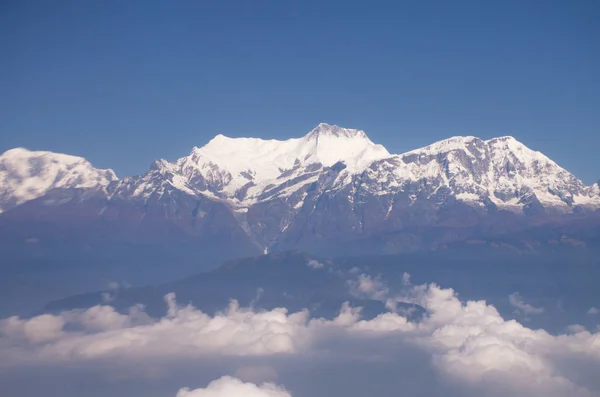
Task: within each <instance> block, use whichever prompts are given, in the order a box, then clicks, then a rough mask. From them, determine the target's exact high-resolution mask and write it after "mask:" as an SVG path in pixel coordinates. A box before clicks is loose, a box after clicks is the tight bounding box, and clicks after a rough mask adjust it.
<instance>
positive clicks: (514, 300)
mask: <svg viewBox="0 0 600 397" xmlns="http://www.w3.org/2000/svg"><path fill="white" fill-rule="evenodd" d="M508 300H509V302H510V304H511V305H512V306H513V307H515V308H516V310H515V311H516V312H518V313H523V314H525V315H526V316H527V315H530V314H542V313H543V312H544V309H543V308H541V307H534V306H531V305H530V304H528V303H525V302H524V301H523V298H521V295H520V294H519V293H518V292H513V293H512V294H510V295H509V296H508Z"/></svg>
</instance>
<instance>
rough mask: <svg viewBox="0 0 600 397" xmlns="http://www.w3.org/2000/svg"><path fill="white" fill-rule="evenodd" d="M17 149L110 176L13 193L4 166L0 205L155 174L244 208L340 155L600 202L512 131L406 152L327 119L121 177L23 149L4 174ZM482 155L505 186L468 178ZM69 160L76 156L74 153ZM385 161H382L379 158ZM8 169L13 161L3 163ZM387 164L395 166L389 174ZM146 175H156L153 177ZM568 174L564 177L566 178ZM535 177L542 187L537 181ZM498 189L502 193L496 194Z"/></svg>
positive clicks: (289, 188) (359, 164) (446, 180)
mask: <svg viewBox="0 0 600 397" xmlns="http://www.w3.org/2000/svg"><path fill="white" fill-rule="evenodd" d="M15 150H16V151H24V152H23V153H27V154H29V156H30V159H31V158H40V157H41V158H44V157H54V158H62V159H63V161H64V159H66V158H71V159H77V161H78V162H80V163H82V164H83V163H85V165H86V167H88V170H87V171H88V173H89V174H90V175H95V174H104V175H106V177H105V178H104V179H98V177H91V178H89V179H90V181H88V182H84V183H77V181H74V182H73V183H72V184H64V183H63V184H61V183H58V184H57V183H55V184H52V186H47V187H45V188H40V189H39V193H38V194H35V195H30V196H27V195H26V194H21V195H20V196H19V197H18V198H16V199H15V198H12V197H8V196H10V194H11V192H10V191H9V190H8V189H7V188H6V185H7V182H6V180H7V179H8V177H7V176H6V171H4V181H3V180H2V179H0V197H2V199H0V210H6V209H9V208H10V207H11V206H15V205H18V204H21V203H23V202H24V201H27V200H28V199H31V198H37V197H39V196H41V195H43V194H44V193H45V192H46V191H48V190H49V189H50V188H78V187H84V188H91V187H101V188H104V187H107V186H109V185H113V188H112V191H113V192H118V191H119V190H120V191H121V192H123V191H124V190H126V188H125V187H126V186H130V185H132V184H134V185H136V188H135V189H133V190H130V192H129V193H130V195H131V196H132V197H136V196H141V198H146V199H147V198H148V197H149V194H151V193H152V192H154V191H156V190H157V189H160V185H161V183H158V182H156V179H157V176H158V175H160V176H161V177H162V178H163V179H164V180H166V181H167V183H168V184H170V185H171V186H172V187H174V188H176V189H178V190H181V191H183V192H184V193H186V194H191V195H198V194H202V195H205V196H207V197H209V198H212V199H221V200H225V201H226V202H228V203H229V204H230V205H232V206H234V207H237V208H244V207H248V206H249V205H252V204H256V203H258V202H261V201H265V200H269V199H272V198H276V197H281V196H285V195H290V193H293V192H294V191H297V190H300V189H302V187H303V186H305V185H307V184H310V183H315V182H316V181H317V178H318V175H320V174H321V173H322V172H323V170H324V169H325V168H327V167H332V166H334V165H335V164H337V163H339V162H342V163H344V165H345V171H344V172H343V173H342V175H340V176H339V181H338V182H339V185H340V186H345V185H348V184H350V183H351V182H352V177H353V176H355V175H359V174H361V173H365V172H366V173H367V174H368V173H372V169H373V168H374V167H375V168H377V167H384V168H387V169H388V172H384V171H381V172H382V174H381V175H379V176H377V175H370V177H375V178H379V179H380V180H381V179H396V183H399V184H400V185H402V184H403V183H406V181H418V180H419V179H422V178H426V179H427V178H430V179H431V178H438V179H441V184H440V186H441V185H444V186H448V187H452V184H453V183H454V184H456V183H457V182H460V183H463V184H465V183H467V184H468V185H469V186H462V187H461V188H460V189H458V191H456V192H455V193H454V194H455V195H457V197H458V198H459V199H460V200H463V201H465V202H473V201H477V200H479V201H482V200H483V199H485V198H486V197H487V198H489V199H490V200H491V201H493V202H494V204H496V205H500V206H504V207H505V208H506V209H509V210H514V211H519V210H520V207H522V202H520V200H521V199H522V198H523V197H524V196H525V195H526V194H527V193H528V191H529V190H532V191H533V193H534V194H536V195H537V196H538V199H540V200H541V202H542V204H543V205H545V206H556V207H561V208H562V209H561V210H562V211H567V212H568V211H569V210H570V207H572V205H573V204H574V205H583V206H589V207H591V208H595V207H600V198H597V196H598V194H596V192H595V190H597V189H596V188H595V187H594V186H595V185H591V186H586V185H585V184H583V182H581V181H580V180H579V179H577V178H576V177H575V176H574V175H572V174H571V173H569V172H568V171H566V170H564V169H563V168H561V167H560V166H558V165H557V164H556V163H555V162H553V161H552V160H551V159H549V158H547V157H546V156H544V155H543V154H542V153H540V152H537V151H533V150H531V149H529V148H527V147H526V146H525V145H523V144H522V143H520V142H519V141H517V140H516V139H515V138H514V137H511V136H504V137H498V138H492V139H488V140H482V139H480V138H477V137H474V136H464V137H463V136H455V137H450V138H447V139H444V140H441V141H438V142H434V143H433V144H431V145H428V146H425V147H422V148H419V149H414V150H411V151H408V152H405V153H401V154H390V153H389V152H388V151H387V150H386V149H385V148H384V147H383V146H381V145H378V144H374V143H373V142H372V141H371V140H370V139H369V138H368V136H367V135H366V134H365V133H364V131H362V130H355V129H348V128H342V127H339V126H335V125H329V124H326V123H320V124H319V125H318V126H317V127H315V128H314V129H313V130H311V131H310V132H309V133H308V134H306V135H305V136H304V137H301V138H291V139H288V140H274V139H271V140H264V139H259V138H228V137H225V136H224V135H221V134H219V135H217V136H215V137H214V138H213V139H211V140H210V141H209V142H208V143H207V144H206V145H204V146H202V147H195V148H193V149H192V151H191V152H190V154H189V155H188V156H184V157H181V158H179V159H178V160H176V161H173V162H170V161H167V160H156V161H155V162H154V163H153V164H152V166H151V168H150V170H149V171H148V172H147V173H145V174H140V175H137V176H128V177H125V178H123V179H122V180H118V178H117V177H116V175H115V174H114V172H113V171H112V170H99V169H95V168H93V167H92V166H91V164H89V162H87V160H85V159H83V158H80V157H75V156H69V155H62V154H58V153H52V152H33V151H27V150H25V149H11V150H9V151H7V152H5V153H4V154H2V155H0V178H2V176H3V174H2V164H3V159H4V158H6V157H14V156H11V153H10V152H11V151H12V152H14V151H15ZM415 156H420V158H416V157H415ZM423 156H426V157H428V161H425V160H423ZM435 156H438V157H439V156H442V157H444V156H445V158H443V159H439V161H436V162H435V163H432V162H431V161H432V157H435ZM465 156H466V157H465ZM477 156H482V157H483V156H488V157H489V156H492V157H493V156H495V157H496V158H494V159H492V160H494V164H493V166H494V167H495V171H496V173H498V172H499V169H500V168H501V166H503V167H505V168H506V172H505V173H504V175H501V176H498V178H500V177H502V179H501V180H498V181H496V182H497V183H496V184H497V185H498V184H499V185H502V186H500V187H498V186H495V187H490V186H487V185H486V184H485V183H484V184H482V183H481V181H466V180H465V179H464V177H465V175H466V174H465V172H466V173H471V174H473V175H471V176H475V177H481V178H484V179H485V177H486V173H487V179H488V181H487V182H486V183H487V184H488V185H489V184H490V183H492V182H491V181H490V179H491V178H493V177H494V176H491V175H490V172H494V170H490V169H489V167H491V166H488V169H487V170H475V171H478V173H477V172H474V171H473V170H469V169H468V168H469V167H470V166H472V165H473V164H471V165H469V166H465V164H461V163H465V162H466V163H468V162H471V163H477V162H481V161H480V159H478V158H476V157H477ZM21 157H24V156H23V155H22V156H21ZM511 160H512V161H511ZM5 162H6V161H4V163H5ZM70 162H71V163H72V162H73V160H70ZM515 162H517V163H520V164H519V165H520V166H521V168H522V169H521V170H520V171H521V172H522V173H523V172H525V171H527V168H528V167H532V166H534V165H535V166H538V168H540V169H539V170H537V172H536V173H534V174H528V175H526V176H527V178H525V179H528V180H524V178H523V176H522V175H517V178H512V180H511V175H512V174H511V173H515V171H518V170H514V169H513V168H515ZM67 163H68V162H67ZM383 163H385V165H382V164H383ZM461 165H462V166H461ZM3 168H4V169H6V168H8V167H6V166H3ZM64 168H68V167H64ZM390 168H396V169H395V170H394V172H393V173H391V174H390V172H389V169H390ZM444 168H445V169H444ZM484 171H485V172H484ZM545 171H550V172H553V177H554V180H546V181H544V180H543V178H544V172H545ZM150 174H153V175H150ZM461 177H463V178H462V180H461ZM536 177H538V179H540V178H541V179H542V181H541V183H538V182H540V181H535V180H534V179H535V178H536ZM481 178H479V179H481ZM22 179H23V178H22ZM475 179H477V178H475ZM149 180H154V181H153V182H152V183H151V184H148V183H149ZM563 180H566V181H567V182H566V184H565V183H562V182H561V181H563ZM144 181H146V182H144ZM2 182H3V183H2ZM20 183H23V182H22V181H21V182H20ZM115 183H116V184H117V185H120V186H115ZM535 184H538V185H540V186H533V187H532V185H535ZM283 185H285V187H284V188H282V189H275V190H274V188H275V187H281V186H283ZM484 185H486V186H484ZM566 185H568V186H566ZM396 187H397V186H394V185H393V184H392V185H390V186H387V187H383V190H385V189H386V188H387V189H394V188H396ZM522 188H525V191H526V192H525V193H524V194H515V191H516V190H517V189H522ZM453 190H456V189H453ZM548 191H549V192H548ZM269 192H270V194H269ZM113 194H114V193H113ZM497 194H498V195H500V197H497ZM511 195H512V196H511ZM109 196H110V193H109ZM475 196H477V197H475ZM509 196H511V197H509ZM11 203H12V204H11Z"/></svg>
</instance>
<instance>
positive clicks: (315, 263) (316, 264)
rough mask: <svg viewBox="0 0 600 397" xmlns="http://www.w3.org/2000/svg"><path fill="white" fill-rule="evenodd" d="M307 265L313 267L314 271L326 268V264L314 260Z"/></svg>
mask: <svg viewBox="0 0 600 397" xmlns="http://www.w3.org/2000/svg"><path fill="white" fill-rule="evenodd" d="M306 265H307V266H308V267H312V268H313V269H322V268H323V267H325V265H324V264H322V263H321V262H319V261H317V260H314V259H311V260H309V261H308V263H307V264H306Z"/></svg>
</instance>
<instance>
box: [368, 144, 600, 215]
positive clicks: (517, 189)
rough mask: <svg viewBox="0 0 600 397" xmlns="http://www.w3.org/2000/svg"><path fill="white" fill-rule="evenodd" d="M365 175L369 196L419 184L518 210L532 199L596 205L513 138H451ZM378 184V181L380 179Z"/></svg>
mask: <svg viewBox="0 0 600 397" xmlns="http://www.w3.org/2000/svg"><path fill="white" fill-rule="evenodd" d="M367 176H368V178H369V179H370V180H371V181H374V182H375V183H372V185H373V187H372V189H371V190H372V193H373V194H386V193H390V192H398V191H404V190H406V187H407V186H409V185H411V184H414V183H415V182H421V183H422V184H424V187H425V186H426V187H427V188H428V190H429V191H430V192H431V194H433V193H435V192H437V191H439V189H448V193H449V194H450V195H451V196H452V197H454V198H456V199H458V200H460V201H463V202H465V203H470V204H473V205H476V206H486V205H494V206H497V207H498V208H502V209H506V210H510V211H514V212H520V211H522V210H523V209H524V208H525V207H527V206H528V205H531V204H532V203H534V202H535V203H539V204H541V206H543V207H544V208H546V209H548V210H551V211H560V212H571V211H573V209H575V208H591V209H595V208H598V207H600V201H599V200H598V197H597V195H594V194H593V188H592V187H589V186H586V185H585V184H584V183H583V182H581V181H580V180H579V179H577V178H576V177H575V176H574V175H573V174H571V173H569V172H568V171H566V170H565V169H563V168H561V167H560V166H558V165H557V164H556V163H555V162H554V161H552V160H551V159H549V158H548V157H546V156H545V155H543V154H542V153H540V152H536V151H533V150H531V149H529V148H528V147H526V146H525V145H523V144H522V143H520V142H518V141H517V140H516V139H515V138H513V137H509V136H506V137H500V138H494V139H490V140H486V141H484V140H481V139H479V138H476V137H453V138H450V139H446V140H443V141H440V142H436V143H434V144H432V145H430V146H427V147H424V148H421V149H417V150H413V151H410V152H408V153H404V154H401V155H397V156H393V157H391V158H389V159H385V160H382V161H379V162H375V163H374V164H373V165H372V166H371V167H370V168H369V169H368V170H367ZM382 182H383V183H382Z"/></svg>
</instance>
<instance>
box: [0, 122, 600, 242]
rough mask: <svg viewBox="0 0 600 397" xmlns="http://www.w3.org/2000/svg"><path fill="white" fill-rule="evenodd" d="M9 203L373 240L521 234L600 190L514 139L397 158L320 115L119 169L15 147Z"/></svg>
mask: <svg viewBox="0 0 600 397" xmlns="http://www.w3.org/2000/svg"><path fill="white" fill-rule="evenodd" d="M0 203H1V205H2V206H1V207H0V209H4V210H5V213H4V214H2V215H1V216H0V232H1V231H2V230H1V229H2V221H3V220H4V222H7V223H6V225H10V226H6V227H7V228H8V227H14V225H19V227H21V226H22V225H24V224H25V223H24V222H23V219H25V218H27V219H29V220H31V221H35V220H36V219H37V218H40V217H41V218H44V219H52V222H55V223H56V222H58V223H65V222H66V223H68V222H70V220H69V219H71V218H76V219H77V222H78V223H77V224H78V227H79V229H77V230H78V231H79V232H80V235H79V236H78V237H81V236H82V235H83V234H85V233H84V232H85V227H83V226H81V225H82V223H81V222H82V221H81V219H82V218H85V219H93V220H94V222H96V224H97V225H101V226H98V227H101V228H107V229H106V230H107V231H104V232H103V233H104V235H106V237H105V238H106V239H107V240H110V239H115V238H117V236H121V237H118V238H124V239H127V241H131V242H134V243H136V244H137V243H139V242H146V243H148V242H151V243H152V244H162V243H165V242H166V241H170V242H182V241H184V242H186V244H187V243H190V244H204V245H203V246H204V247H209V248H210V247H211V246H214V247H213V248H215V249H216V247H217V246H219V247H223V246H226V245H232V246H233V245H235V246H236V247H243V249H242V251H244V252H246V251H248V250H250V251H252V250H253V249H258V250H259V251H261V252H262V251H270V250H274V249H275V250H276V249H287V248H306V249H309V248H311V249H312V248H315V247H318V246H319V245H321V246H330V245H333V241H336V242H344V241H345V242H350V241H356V240H359V239H365V238H377V239H379V240H377V241H379V242H378V243H377V244H384V245H385V246H386V247H388V246H397V245H400V246H403V247H404V246H406V247H413V246H418V247H428V246H434V245H439V244H445V243H447V242H449V241H458V240H460V239H467V238H474V237H477V236H478V235H481V234H482V233H498V232H499V231H502V232H507V231H509V230H510V231H514V230H518V228H523V227H525V226H526V225H528V224H533V223H536V224H539V223H540V222H545V221H546V220H548V219H550V220H551V219H554V218H552V217H553V216H562V215H565V216H566V215H569V214H571V215H573V216H579V215H578V214H590V213H593V212H594V211H597V210H598V209H600V187H599V185H598V184H595V185H592V186H586V185H585V184H584V183H583V182H581V181H580V180H579V179H577V178H576V177H575V176H574V175H572V174H571V173H569V172H568V171H566V170H564V169H563V168H561V167H560V166H558V165H557V164H556V163H555V162H553V161H552V160H551V159H549V158H548V157H546V156H544V155H543V154H542V153H539V152H536V151H534V150H531V149H529V148H527V147H526V146H525V145H523V144H522V143H520V142H518V141H517V140H515V139H514V138H512V137H500V138H494V139H490V140H482V139H479V138H476V137H453V138H449V139H446V140H443V141H440V142H436V143H434V144H432V145H430V146H427V147H424V148H421V149H416V150H413V151H410V152H407V153H403V154H397V155H392V154H390V153H389V152H388V151H387V150H386V149H385V148H384V147H383V146H381V145H378V144H375V143H373V142H372V141H371V140H370V139H369V138H368V137H367V135H366V134H365V133H364V132H363V131H360V130H355V129H346V128H341V127H338V126H332V125H328V124H324V123H322V124H319V125H318V126H317V127H316V128H315V129H313V130H312V131H310V132H309V133H308V134H307V135H305V136H302V137H300V138H293V139H288V140H283V141H279V140H264V139H258V138H228V137H225V136H223V135H217V136H216V137H215V138H213V139H212V140H211V141H210V142H208V143H207V144H206V145H205V146H202V147H197V148H194V149H193V150H192V151H191V153H190V154H189V155H188V156H185V157H182V158H180V159H178V160H175V161H167V160H157V161H155V162H154V163H153V164H152V166H151V168H150V170H149V171H148V172H147V173H145V174H142V175H138V176H132V177H126V178H124V179H122V180H118V179H117V178H116V176H115V175H114V173H113V172H112V171H110V170H97V169H95V168H93V167H92V166H91V165H90V164H89V162H87V161H86V160H84V159H81V158H78V157H73V156H66V155H60V154H53V153H48V152H29V151H26V150H24V149H13V150H10V151H8V152H6V153H4V154H3V155H2V156H1V157H0ZM11 208H12V209H11ZM8 209H11V210H10V211H7V210H8ZM82 212H85V214H86V215H85V216H84V217H82V216H79V215H80V214H81V213H82ZM32 214H35V215H32ZM57 214H60V215H57ZM50 223H51V222H50ZM500 225H501V226H500ZM70 228H71V226H69V225H68V224H67V225H63V226H61V229H60V230H63V231H64V230H67V231H68V230H71V229H70ZM82 228H83V229H82ZM7 230H9V229H7ZM11 230H12V229H10V230H9V231H8V232H7V233H8V234H9V235H11V236H13V235H14V232H13V231H11ZM108 230H110V231H108ZM33 234H35V233H33V232H31V231H28V230H26V231H25V232H23V235H24V236H31V235H33ZM100 234H101V233H100ZM96 235H98V233H96V234H95V235H94V236H96ZM384 235H385V236H386V237H385V238H383V237H375V236H384ZM123 236H125V237H123ZM390 236H392V237H390ZM393 236H396V237H393ZM559 237H560V236H559ZM27 238H30V237H27ZM36 238H37V237H36ZM81 238H83V237H81ZM94 238H96V237H94ZM390 238H392V241H391V242H390V241H388V239H390ZM382 241H387V242H385V243H383V242H382ZM249 247H250V248H249ZM386 249H387V248H386Z"/></svg>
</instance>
